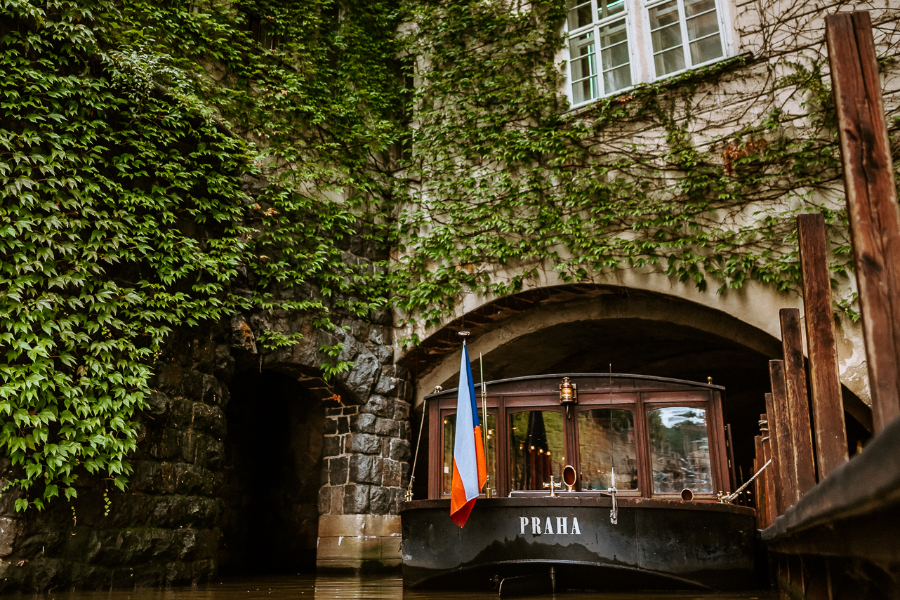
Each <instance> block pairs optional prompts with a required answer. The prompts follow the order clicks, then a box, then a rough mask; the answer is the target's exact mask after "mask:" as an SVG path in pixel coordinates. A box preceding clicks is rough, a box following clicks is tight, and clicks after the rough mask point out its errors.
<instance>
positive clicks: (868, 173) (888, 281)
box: [825, 11, 900, 433]
mask: <svg viewBox="0 0 900 600" xmlns="http://www.w3.org/2000/svg"><path fill="white" fill-rule="evenodd" d="M825 25H826V27H825V31H826V39H827V41H828V56H829V59H830V61H831V83H832V87H833V88H834V99H835V105H836V107H837V117H838V134H839V137H840V146H841V160H842V163H843V167H844V190H845V192H846V195H847V216H848V217H849V220H850V232H851V235H852V242H853V255H854V258H855V261H856V280H857V287H858V289H859V306H860V312H861V313H862V319H863V337H864V340H865V346H866V361H867V364H868V370H869V392H870V394H871V395H872V412H873V420H874V425H875V432H876V433H878V432H879V431H881V430H883V429H884V428H885V426H887V425H888V424H889V423H890V422H891V421H893V420H894V419H896V418H898V417H900V212H898V207H897V189H896V187H895V184H894V172H893V163H892V160H891V149H890V145H889V139H888V134H887V125H886V122H885V117H884V103H883V101H882V98H881V80H880V78H879V75H878V64H877V63H876V61H875V41H874V39H873V38H872V24H871V21H870V19H869V13H867V12H865V11H859V12H853V13H838V14H835V15H830V16H828V17H826V19H825Z"/></svg>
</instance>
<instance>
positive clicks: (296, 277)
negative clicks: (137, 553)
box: [0, 0, 896, 510]
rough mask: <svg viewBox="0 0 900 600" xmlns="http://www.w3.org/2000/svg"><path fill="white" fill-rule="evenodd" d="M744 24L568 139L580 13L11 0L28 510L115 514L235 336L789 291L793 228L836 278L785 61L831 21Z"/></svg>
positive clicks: (3, 324)
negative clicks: (207, 328)
mask: <svg viewBox="0 0 900 600" xmlns="http://www.w3.org/2000/svg"><path fill="white" fill-rule="evenodd" d="M800 5H802V3H798V8H796V9H794V8H787V9H785V10H787V11H789V12H790V11H793V10H799V6H800ZM746 6H747V8H746V10H755V11H757V12H758V13H759V14H758V17H759V18H758V21H759V22H760V23H761V29H760V31H761V33H760V34H759V36H758V37H759V38H760V39H762V42H761V46H760V47H759V48H756V49H754V51H753V54H752V55H744V56H739V57H735V58H731V59H729V60H725V61H722V62H720V63H717V64H715V65H712V66H710V67H706V68H703V69H699V70H696V71H691V72H688V73H686V74H683V75H680V76H678V77H676V78H672V79H669V80H665V81H660V82H656V83H653V84H643V85H638V86H636V87H634V88H633V89H631V90H629V91H627V92H624V93H622V94H619V95H615V96H612V97H609V98H606V99H604V100H602V101H598V102H596V103H594V104H592V105H590V106H588V107H586V108H583V109H579V110H577V111H570V110H569V106H568V102H567V100H566V98H565V96H564V95H563V94H562V93H561V90H562V82H563V77H564V73H563V71H562V68H561V65H560V63H559V54H558V53H559V50H560V49H561V48H562V45H563V43H564V39H563V37H562V23H563V19H564V17H565V3H564V2H562V1H561V0H536V1H533V2H528V3H524V2H519V1H518V0H513V1H510V2H497V1H483V0H462V1H456V0H454V1H453V2H443V1H437V0H367V1H365V2H353V3H348V2H344V3H341V2H338V1H337V0H302V1H301V0H288V1H277V2H276V1H274V0H235V1H233V2H232V1H227V2H226V1H225V0H134V1H130V2H122V3H118V2H114V1H111V0H79V1H78V2H75V1H74V0H72V1H70V0H46V1H38V0H0V185H2V189H3V196H2V198H0V351H2V352H3V357H4V361H2V364H0V425H2V428H0V447H2V449H3V452H5V453H6V454H7V455H9V456H10V457H11V458H12V461H13V463H14V465H15V466H16V469H17V470H16V475H15V477H14V478H13V479H12V480H10V481H9V482H8V487H18V488H20V489H22V490H24V492H25V495H24V496H23V497H22V498H20V499H19V500H18V501H17V503H16V507H17V508H18V509H20V510H22V509H25V508H27V507H29V506H35V507H37V508H42V507H43V506H44V505H45V503H46V502H47V501H48V500H50V499H52V498H54V497H56V496H65V497H67V498H72V497H74V496H75V495H76V493H77V492H76V489H75V487H74V484H75V481H76V478H77V476H78V474H79V473H80V472H82V471H87V472H89V473H102V474H103V475H104V477H108V478H110V479H112V480H113V481H114V482H115V485H117V486H118V487H120V488H122V487H123V486H124V485H125V484H126V483H127V479H128V475H129V473H130V471H131V467H130V465H129V464H128V460H127V458H128V456H129V454H130V453H131V452H132V451H133V450H134V449H135V447H136V439H137V433H138V431H137V427H138V426H137V424H136V415H137V413H138V411H140V410H141V409H142V408H143V407H144V406H145V405H146V398H147V394H148V393H149V386H150V381H151V379H152V376H153V370H154V364H155V361H156V359H157V358H158V357H159V355H160V353H161V352H163V351H164V350H165V348H166V342H167V340H168V339H169V338H170V335H171V333H172V332H173V331H174V330H176V329H179V328H189V327H196V326H200V325H203V324H210V323H214V322H217V321H221V320H222V319H224V318H227V317H229V316H231V315H232V314H234V313H235V312H239V311H241V310H268V309H279V310H291V311H298V312H303V313H306V314H310V315H314V317H315V323H316V326H317V327H320V328H323V329H333V328H335V327H338V323H339V322H340V318H342V317H343V316H347V315H350V316H353V317H355V318H360V319H367V318H369V317H370V315H372V314H373V311H378V310H383V309H385V308H388V307H391V306H393V307H394V308H396V309H398V310H399V312H400V314H402V315H406V317H405V318H406V324H407V325H412V324H416V325H421V326H428V325H432V324H435V323H438V322H440V321H441V320H442V319H444V318H446V316H447V315H448V314H450V313H452V312H453V311H454V310H455V309H456V305H457V303H458V302H459V301H460V299H461V298H462V297H463V296H464V295H465V294H468V293H484V294H489V295H504V294H509V293H513V292H515V291H517V290H519V289H522V288H523V286H525V285H526V284H527V280H528V279H529V278H532V277H538V276H539V275H541V273H542V272H550V273H555V274H556V276H557V277H558V280H559V281H560V282H561V283H563V282H588V281H594V280H595V278H596V277H598V276H599V275H601V274H603V273H605V272H608V271H610V270H614V269H622V268H637V269H658V270H661V271H663V272H665V273H667V274H668V275H669V276H671V277H673V278H676V279H678V280H682V281H692V282H693V283H694V284H695V285H697V286H698V287H700V288H701V289H705V288H706V287H707V286H709V285H710V284H712V285H714V286H716V287H718V288H719V289H720V292H722V293H726V291H727V289H728V288H736V287H740V286H742V285H744V284H745V283H746V282H747V281H749V280H755V281H758V282H761V283H763V284H767V285H771V286H775V287H776V288H777V289H782V290H787V289H791V288H793V287H796V284H797V280H798V277H799V273H798V266H797V258H796V249H795V248H796V244H795V239H794V236H795V232H794V227H793V216H794V215H795V214H796V213H798V212H801V211H820V212H823V213H824V214H825V216H826V220H827V222H828V223H829V234H830V236H831V238H832V242H833V244H834V261H833V264H832V269H833V272H834V273H835V276H836V277H841V276H843V275H845V274H846V271H847V269H848V268H849V255H848V248H849V244H848V242H847V240H846V224H845V218H844V215H843V212H842V210H841V209H840V195H841V193H840V192H841V190H840V184H839V172H838V160H837V158H838V157H837V149H836V145H835V134H834V124H833V122H831V120H830V119H831V118H832V117H831V115H832V114H833V110H832V107H831V105H830V91H829V89H828V86H827V77H825V76H824V75H823V68H824V64H825V63H824V61H823V59H822V58H821V56H819V55H816V54H815V53H812V54H807V55H806V57H805V58H804V57H801V56H800V55H799V54H797V53H796V52H795V51H794V48H787V49H785V48H783V47H782V46H779V45H778V44H777V43H776V42H775V41H773V40H784V39H795V38H796V33H797V31H796V30H798V29H803V28H804V27H806V28H808V27H809V22H808V21H806V20H805V19H808V18H810V17H808V16H807V15H805V13H804V14H801V13H798V14H796V15H794V14H786V13H781V14H778V15H773V14H772V13H771V11H773V10H774V9H773V8H771V7H769V6H768V4H767V3H764V2H759V3H755V4H754V3H751V4H749V5H746ZM776 17H777V18H776ZM888 18H889V17H885V18H884V19H881V20H880V21H879V20H878V19H876V22H878V23H882V26H884V27H889V26H890V23H891V22H890V21H889V20H888ZM792 35H793V36H794V37H791V36H792ZM889 39H894V38H889ZM891 43H893V42H891ZM880 49H881V50H883V52H884V55H885V56H888V57H889V56H892V55H893V54H896V48H894V47H893V46H891V45H890V43H888V42H885V43H883V44H882V46H881V47H880ZM886 64H887V63H886ZM410 80H413V81H414V83H415V85H414V86H410V85H408V82H409V81H410ZM391 253H393V254H391ZM359 256H364V257H365V258H364V259H360V258H358V257H359ZM286 291H290V292H291V293H285V292H286ZM839 302H840V304H841V307H842V308H843V309H844V310H846V311H847V312H849V313H851V314H852V310H853V306H852V303H853V298H852V296H847V297H845V298H841V299H840V300H839ZM400 324H402V323H400ZM262 336H263V341H264V343H265V345H266V347H267V348H275V347H278V346H282V345H286V344H291V343H294V342H295V341H296V336H293V337H292V336H285V335H284V334H280V333H278V332H275V331H268V332H262ZM409 341H412V342H415V336H414V335H413V336H412V338H411V339H410V340H409ZM321 355H322V356H323V357H325V358H327V359H328V360H325V361H324V364H323V366H322V369H323V372H324V373H325V375H326V376H334V375H336V374H338V373H340V372H341V371H342V370H344V369H346V368H347V366H348V365H347V364H346V363H343V362H341V361H339V360H337V357H338V356H339V355H340V347H324V348H322V349H321Z"/></svg>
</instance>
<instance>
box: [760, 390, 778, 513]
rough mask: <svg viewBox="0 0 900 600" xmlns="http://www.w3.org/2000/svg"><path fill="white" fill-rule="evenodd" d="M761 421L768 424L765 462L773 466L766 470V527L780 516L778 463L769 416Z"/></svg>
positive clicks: (765, 430)
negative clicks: (777, 496)
mask: <svg viewBox="0 0 900 600" xmlns="http://www.w3.org/2000/svg"><path fill="white" fill-rule="evenodd" d="M766 396H771V394H766ZM760 421H764V422H765V423H766V426H765V429H763V431H762V434H763V435H762V447H763V452H764V453H765V454H764V457H765V462H764V463H763V464H766V463H767V462H769V461H770V460H771V461H772V464H770V465H769V467H768V468H767V469H766V472H765V478H766V486H765V488H766V527H768V526H769V525H771V524H772V523H774V522H775V518H776V517H777V516H778V506H777V505H776V500H775V494H776V491H775V473H776V472H777V470H778V467H777V466H776V462H775V460H774V456H773V452H772V444H771V440H772V429H771V428H770V427H769V415H765V414H764V415H760Z"/></svg>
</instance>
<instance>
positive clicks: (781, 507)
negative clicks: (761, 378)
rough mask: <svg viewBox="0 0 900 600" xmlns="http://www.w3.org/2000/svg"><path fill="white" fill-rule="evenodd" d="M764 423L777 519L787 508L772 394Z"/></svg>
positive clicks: (769, 396) (769, 395)
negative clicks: (767, 430)
mask: <svg viewBox="0 0 900 600" xmlns="http://www.w3.org/2000/svg"><path fill="white" fill-rule="evenodd" d="M770 369H771V367H770ZM770 375H771V370H770ZM766 421H768V423H769V448H770V449H771V451H772V468H773V470H772V478H773V479H774V483H775V486H774V489H773V490H772V492H773V493H772V504H773V505H774V507H775V517H777V516H778V515H783V514H784V511H785V509H786V508H787V496H786V495H785V485H787V484H786V483H784V482H783V481H782V477H781V474H782V466H781V453H780V452H779V451H778V420H777V419H776V418H775V398H774V397H773V396H772V394H766ZM775 517H773V518H772V522H773V523H774V522H775Z"/></svg>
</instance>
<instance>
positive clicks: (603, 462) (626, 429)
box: [578, 408, 681, 491]
mask: <svg viewBox="0 0 900 600" xmlns="http://www.w3.org/2000/svg"><path fill="white" fill-rule="evenodd" d="M578 449H579V452H580V455H581V477H580V479H581V489H582V490H584V491H587V490H606V489H608V488H610V487H612V483H613V481H612V479H611V475H612V470H613V469H615V473H616V480H615V487H616V488H617V489H618V490H620V491H621V490H636V489H638V473H637V452H636V450H635V445H634V415H633V414H632V412H631V411H630V410H621V409H605V408H603V409H594V410H584V411H581V412H579V413H578ZM679 491H681V490H679Z"/></svg>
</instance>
